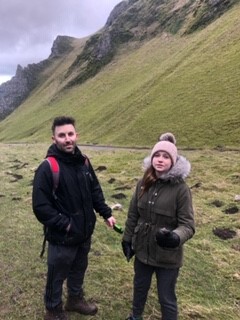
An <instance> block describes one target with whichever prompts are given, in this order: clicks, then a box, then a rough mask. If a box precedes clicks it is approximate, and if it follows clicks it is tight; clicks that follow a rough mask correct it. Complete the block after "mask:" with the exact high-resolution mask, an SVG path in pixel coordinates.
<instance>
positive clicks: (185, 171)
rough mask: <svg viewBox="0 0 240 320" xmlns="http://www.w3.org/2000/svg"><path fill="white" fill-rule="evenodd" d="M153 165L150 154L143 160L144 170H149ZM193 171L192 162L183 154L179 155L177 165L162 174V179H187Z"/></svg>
mask: <svg viewBox="0 0 240 320" xmlns="http://www.w3.org/2000/svg"><path fill="white" fill-rule="evenodd" d="M150 166H151V157H150V156H148V157H146V158H145V159H144V160H143V170H144V171H145V170H147V169H148V168H149V167H150ZM190 171H191V164H190V162H189V161H188V160H187V159H186V158H185V157H183V156H180V155H178V157H177V161H176V163H175V165H174V166H173V167H172V168H171V169H170V170H169V171H168V172H167V173H165V174H163V175H161V180H165V181H171V182H173V183H174V182H175V183H177V182H178V181H180V180H185V179H186V178H187V177H188V175H189V173H190Z"/></svg>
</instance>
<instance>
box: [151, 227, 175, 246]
mask: <svg viewBox="0 0 240 320" xmlns="http://www.w3.org/2000/svg"><path fill="white" fill-rule="evenodd" d="M156 241H157V244H158V245H159V246H160V247H162V248H176V247H178V246H179V244H180V237H179V235H178V234H176V233H175V232H174V231H170V230H168V229H166V228H162V229H159V230H158V231H157V233H156Z"/></svg>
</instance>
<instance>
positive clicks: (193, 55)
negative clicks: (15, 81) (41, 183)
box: [0, 1, 240, 147]
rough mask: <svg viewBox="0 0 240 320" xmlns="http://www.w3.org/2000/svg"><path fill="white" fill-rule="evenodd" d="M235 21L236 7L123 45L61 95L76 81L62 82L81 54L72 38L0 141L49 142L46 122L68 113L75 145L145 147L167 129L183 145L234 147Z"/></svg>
mask: <svg viewBox="0 0 240 320" xmlns="http://www.w3.org/2000/svg"><path fill="white" fill-rule="evenodd" d="M176 2H177V1H176ZM199 2H200V1H199ZM239 16H240V5H239V4H236V5H235V6H234V7H232V8H231V9H229V10H228V11H227V12H226V13H224V14H223V15H221V17H219V18H218V19H216V20H214V21H213V22H212V23H211V24H209V25H208V26H207V27H205V28H203V29H201V30H198V31H195V32H191V33H189V34H186V33H176V34H173V33H169V32H166V31H164V32H162V33H160V34H158V35H156V36H155V37H153V38H151V39H149V40H146V39H145V40H143V41H142V42H139V41H134V42H133V41H131V42H126V43H125V44H124V45H122V46H121V47H120V48H119V50H118V51H117V54H116V55H115V56H114V58H113V59H112V60H111V62H110V63H109V64H107V65H106V66H105V67H104V68H102V69H101V71H100V72H99V73H97V74H96V75H95V76H94V77H92V78H90V79H88V80H87V81H85V82H84V83H82V84H79V85H75V86H73V87H71V88H69V89H63V88H64V87H66V85H67V83H68V82H69V81H70V80H71V78H72V79H74V78H75V76H76V75H77V74H76V72H77V70H74V71H73V72H72V74H71V75H70V77H69V78H65V76H66V72H67V70H69V68H70V66H72V64H73V62H74V61H76V58H77V57H78V56H79V53H80V52H81V51H82V50H83V41H80V40H76V41H75V43H74V44H73V45H74V49H73V50H72V51H71V53H70V54H68V55H66V56H64V57H62V58H61V59H56V61H55V63H54V64H53V65H52V66H51V67H50V68H48V69H47V70H45V72H44V74H42V75H41V81H40V84H39V85H38V87H37V88H36V89H35V90H34V92H32V94H31V96H30V97H29V98H28V99H27V100H26V101H25V102H24V103H23V104H22V105H21V106H20V107H19V108H18V109H17V110H15V112H13V113H12V114H11V115H10V116H9V117H8V118H6V119H5V120H3V121H2V122H0V141H2V142H10V141H15V142H16V141H24V142H41V141H48V140H49V137H50V135H51V132H50V125H51V121H52V119H53V117H54V116H56V115H61V114H68V115H71V116H74V117H75V118H76V119H77V126H78V131H79V134H80V142H81V143H98V144H111V145H125V146H149V145H151V144H152V143H153V142H155V140H156V138H157V137H158V135H159V133H160V132H163V131H173V132H174V134H175V135H176V138H177V141H178V144H179V145H180V146H182V147H216V146H229V147H239V145H240V90H239V85H240V20H239ZM188 21H189V20H188ZM74 72H75V74H74Z"/></svg>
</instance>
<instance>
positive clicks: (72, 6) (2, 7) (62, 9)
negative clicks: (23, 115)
mask: <svg viewBox="0 0 240 320" xmlns="http://www.w3.org/2000/svg"><path fill="white" fill-rule="evenodd" d="M119 2H120V0H41V1H39V0H31V1H26V0H1V1H0V12H1V19H0V39H1V50H0V75H1V74H10V75H13V74H14V73H15V71H16V67H17V64H20V65H22V66H26V65H27V64H29V63H36V62H40V61H41V60H43V59H45V58H47V57H48V56H49V55H50V50H51V46H52V43H53V41H54V39H55V38H56V37H57V36H58V35H68V36H73V37H78V38H81V37H84V36H86V35H90V34H92V33H94V32H96V31H97V30H99V29H100V28H102V27H103V26H104V24H105V22H106V20H107V18H108V16H109V13H110V12H111V10H112V9H113V8H114V6H115V5H116V4H118V3H119Z"/></svg>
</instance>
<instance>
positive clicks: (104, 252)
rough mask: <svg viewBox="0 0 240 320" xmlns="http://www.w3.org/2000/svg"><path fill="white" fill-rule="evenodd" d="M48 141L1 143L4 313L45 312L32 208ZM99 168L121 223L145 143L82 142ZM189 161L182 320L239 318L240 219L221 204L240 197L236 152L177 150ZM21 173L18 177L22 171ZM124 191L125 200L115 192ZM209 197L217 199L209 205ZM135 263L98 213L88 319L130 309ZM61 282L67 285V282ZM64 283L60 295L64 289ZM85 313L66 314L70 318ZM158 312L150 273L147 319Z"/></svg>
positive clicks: (42, 262) (42, 264) (8, 316)
mask: <svg viewBox="0 0 240 320" xmlns="http://www.w3.org/2000/svg"><path fill="white" fill-rule="evenodd" d="M47 147H48V146H47V145H46V144H27V143H25V144H0V152H1V159H0V165H1V171H0V179H1V185H0V201H1V219H0V253H1V261H0V277H1V289H0V299H1V306H0V314H1V319H4V320H13V319H14V320H20V319H21V320H22V319H26V320H28V319H29V320H30V319H31V320H33V319H34V320H40V319H42V318H43V312H44V306H43V292H44V286H45V281H46V255H45V256H44V258H43V259H40V258H39V253H40V251H41V245H42V240H43V237H42V226H41V225H40V224H39V222H38V221H37V220H36V218H35V217H34V215H33V213H32V209H31V189H32V179H33V175H34V171H35V169H36V168H37V166H38V164H39V163H40V162H41V161H42V159H43V158H44V156H45V153H46V149H47ZM81 149H82V151H83V152H84V153H86V154H87V155H88V156H89V157H90V160H91V162H92V164H93V166H94V168H95V169H97V168H98V167H99V166H102V165H103V166H106V168H107V169H106V170H105V171H97V175H98V178H99V180H100V182H101V184H102V188H103V191H104V194H105V198H106V201H107V203H108V204H109V205H113V204H115V203H116V202H118V203H121V204H122V206H123V210H122V211H114V216H115V217H116V219H117V222H118V223H119V224H120V225H122V226H124V223H125V220H126V216H127V209H128V205H129V201H130V199H131V196H132V193H133V191H134V188H135V185H136V181H137V180H138V179H139V178H140V177H141V176H142V168H141V166H142V160H143V158H144V157H145V156H147V155H148V150H122V149H120V150H118V149H116V150H109V149H101V150H100V149H97V148H95V149H94V148H89V147H86V146H82V147H81ZM180 153H181V154H182V155H184V156H185V157H187V158H188V159H189V160H190V162H191V164H192V172H191V174H190V176H189V178H188V180H187V182H188V184H189V186H190V187H191V190H192V195H193V203H194V209H195V216H196V234H195V236H194V237H193V239H191V240H190V241H189V242H188V243H187V244H186V245H185V263H184V266H183V268H182V269H181V272H180V277H179V281H178V285H177V295H178V301H179V313H180V315H179V319H180V320H190V319H199V320H200V319H206V320H207V319H208V320H225V319H226V317H227V319H231V320H237V319H238V318H239V316H238V315H239V312H240V300H239V297H240V286H239V281H240V274H239V250H240V223H239V212H238V213H236V214H226V213H225V209H226V208H229V206H232V205H235V206H237V207H238V208H239V207H240V204H239V203H238V202H234V196H235V195H236V194H239V187H238V186H239V183H235V181H236V179H238V177H239V176H238V175H237V173H239V172H240V166H239V164H240V154H239V152H236V151H219V150H208V149H207V150H192V151H190V150H180ZM20 176H22V178H20ZM120 192H121V193H123V194H125V196H126V198H125V199H123V200H116V199H114V198H113V197H112V196H113V195H115V194H116V193H120ZM214 204H220V206H218V205H214ZM216 227H217V228H221V227H224V228H229V229H231V230H234V231H236V236H235V237H234V238H232V239H228V240H222V239H220V238H218V237H217V236H215V235H214V234H213V232H212V230H213V229H214V228H216ZM132 280H133V262H132V261H131V262H130V263H127V262H126V260H125V259H124V256H123V254H122V251H121V235H119V234H117V233H115V232H114V231H112V230H110V229H108V228H107V226H106V225H105V223H104V222H103V221H102V219H100V218H99V217H98V219H97V224H96V229H95V232H94V235H93V241H92V250H91V252H90V255H89V268H88V271H87V274H86V281H85V291H86V295H87V298H93V299H94V300H95V301H96V302H97V304H98V307H99V313H98V314H97V315H96V316H94V317H89V319H99V320H100V319H101V320H105V319H114V320H119V319H124V318H125V316H127V315H128V313H129V310H130V308H131V299H132V289H133V285H132ZM65 289H66V288H65ZM65 289H64V300H65V299H66V290H65ZM81 318H83V317H81V316H79V315H76V314H71V319H72V320H77V319H81ZM159 318H160V308H159V304H158V301H157V295H156V283H155V279H153V282H152V286H151V289H150V292H149V297H148V301H147V305H146V308H145V314H144V319H151V320H157V319H159Z"/></svg>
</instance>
